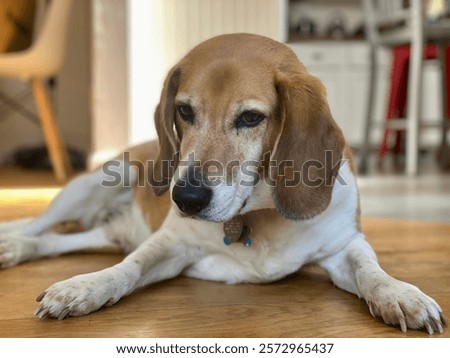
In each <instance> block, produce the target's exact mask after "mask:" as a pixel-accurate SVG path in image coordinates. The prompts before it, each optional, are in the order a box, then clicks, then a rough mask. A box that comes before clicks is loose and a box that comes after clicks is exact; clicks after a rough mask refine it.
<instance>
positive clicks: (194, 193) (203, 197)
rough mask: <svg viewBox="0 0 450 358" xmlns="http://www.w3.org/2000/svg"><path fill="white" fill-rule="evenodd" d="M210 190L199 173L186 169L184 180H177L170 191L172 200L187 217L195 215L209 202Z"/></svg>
mask: <svg viewBox="0 0 450 358" xmlns="http://www.w3.org/2000/svg"><path fill="white" fill-rule="evenodd" d="M211 197H212V190H211V188H210V187H209V186H207V185H206V183H204V181H203V180H202V175H201V173H200V172H198V171H195V170H191V169H188V173H187V175H186V177H185V178H184V179H180V180H178V181H177V182H176V183H175V185H174V187H173V190H172V200H173V201H174V202H175V203H176V204H177V206H178V208H179V209H180V210H181V211H182V212H183V213H185V214H187V215H197V214H199V213H200V212H201V211H202V210H203V209H204V208H206V207H207V206H208V204H209V202H210V201H211Z"/></svg>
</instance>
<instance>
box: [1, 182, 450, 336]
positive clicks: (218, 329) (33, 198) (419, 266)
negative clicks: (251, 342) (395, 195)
mask: <svg viewBox="0 0 450 358" xmlns="http://www.w3.org/2000/svg"><path fill="white" fill-rule="evenodd" d="M44 177H45V175H44ZM5 178H6V177H5V175H3V176H1V175H0V186H2V187H3V188H2V189H1V190H0V221H2V220H7V219H12V218H18V217H22V216H27V215H35V214H38V213H39V212H41V211H42V210H43V208H44V207H45V205H46V204H47V203H48V201H49V200H50V198H51V197H52V196H53V195H54V194H55V193H56V192H57V188H53V187H52V185H47V184H48V181H46V180H44V179H42V178H41V177H39V175H38V174H36V178H37V179H36V182H35V183H34V184H33V183H32V186H33V185H35V186H44V187H46V188H44V189H41V190H36V189H34V190H31V189H28V190H25V189H24V188H23V186H22V185H21V183H20V182H16V181H13V182H11V181H9V186H8V189H5V180H6V179H5ZM41 179H42V182H40V180H41ZM2 180H3V182H2ZM45 183H47V184H45ZM2 184H3V185H2ZM38 184H39V185H38ZM363 227H364V230H365V232H366V233H367V236H368V239H369V241H370V242H371V243H372V245H373V246H374V247H375V249H376V251H377V252H378V254H379V260H380V262H381V264H382V266H383V267H384V268H385V269H386V270H387V271H388V272H389V273H391V274H392V275H394V276H395V277H397V278H399V279H401V280H405V281H408V282H410V283H413V284H415V285H417V286H419V287H420V288H421V289H422V290H423V291H425V292H426V293H428V294H429V295H431V296H432V297H434V298H435V299H436V300H437V301H438V303H439V304H440V305H441V307H442V308H443V310H444V312H446V314H447V316H449V315H450V224H436V223H419V222H408V221H399V220H393V219H365V220H364V222H363ZM120 260H121V257H120V256H118V255H107V254H76V255H66V256H63V257H59V258H51V259H45V260H42V261H39V262H30V263H26V264H23V265H20V266H18V267H15V268H11V269H7V270H3V271H0V337H428V335H427V334H426V333H424V332H417V331H408V332H407V333H402V332H401V331H400V330H399V329H397V328H393V327H388V326H386V325H384V324H383V323H381V322H380V321H378V320H377V319H374V318H372V317H371V316H370V314H369V311H368V309H367V307H366V305H365V303H364V301H362V300H359V299H358V298H357V297H355V296H354V295H351V294H349V293H346V292H344V291H342V290H340V289H338V288H336V287H334V286H333V285H332V284H331V282H330V281H329V279H328V278H327V276H326V275H325V274H324V273H323V272H321V271H320V270H319V269H317V268H315V267H308V268H306V269H304V270H302V271H300V272H299V273H297V274H295V275H293V276H290V277H288V278H286V279H284V280H282V281H279V282H277V283H273V284H268V285H238V286H228V285H224V284H219V283H214V282H205V281H199V280H193V279H187V278H177V279H174V280H170V281H167V282H163V283H160V284H156V285H153V286H151V287H148V288H145V289H142V290H139V291H137V292H135V293H133V294H132V295H130V296H128V297H126V298H124V299H123V300H121V301H119V303H117V304H116V305H114V306H113V307H110V308H106V309H102V310H100V311H98V312H96V313H93V314H91V315H88V316H85V317H78V318H69V319H67V320H64V321H56V320H50V319H44V320H39V319H37V318H35V317H34V316H33V311H34V309H35V308H36V307H37V304H36V302H35V301H34V299H35V297H36V296H37V295H38V294H40V293H41V292H42V291H43V290H44V289H46V288H47V287H48V286H49V285H51V284H52V283H54V282H56V281H59V280H63V279H66V278H69V277H71V276H73V275H76V274H80V273H86V272H90V271H94V270H100V269H103V268H105V267H108V266H110V265H113V264H115V263H117V262H119V261H120ZM436 336H437V337H450V329H449V328H447V329H446V331H445V332H444V334H442V335H435V337H436Z"/></svg>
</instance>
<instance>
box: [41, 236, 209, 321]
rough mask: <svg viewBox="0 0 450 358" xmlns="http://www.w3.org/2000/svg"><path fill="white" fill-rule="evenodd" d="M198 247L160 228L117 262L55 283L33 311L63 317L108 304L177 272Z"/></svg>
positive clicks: (178, 272) (183, 267)
mask: <svg viewBox="0 0 450 358" xmlns="http://www.w3.org/2000/svg"><path fill="white" fill-rule="evenodd" d="M199 254H200V252H199V251H197V250H195V249H193V248H191V247H188V246H187V245H185V244H184V243H183V242H182V241H180V240H177V238H175V237H173V236H172V235H171V233H170V232H168V231H166V230H160V231H158V232H156V233H155V234H154V235H152V236H151V237H150V238H149V239H147V240H146V241H145V242H144V243H142V244H141V245H140V246H139V247H138V248H137V249H136V250H135V251H134V252H132V253H131V254H130V255H129V256H127V257H126V258H125V259H124V260H123V261H122V262H120V263H119V264H117V265H115V266H113V267H110V268H107V269H105V270H102V271H97V272H93V273H88V274H84V275H79V276H75V277H72V278H70V279H68V280H65V281H62V282H58V283H55V284H54V285H52V286H51V287H49V288H48V289H47V290H45V292H43V293H42V294H41V295H40V296H39V297H38V298H37V301H38V302H40V303H39V307H38V308H37V310H36V312H35V315H36V316H38V317H39V318H43V317H46V316H48V317H52V318H58V319H63V318H65V317H67V316H82V315H85V314H88V313H90V312H93V311H96V310H98V309H100V308H101V307H103V306H111V305H113V304H114V303H116V302H117V301H118V300H119V299H120V298H122V297H123V296H125V295H128V294H129V293H131V292H133V291H134V290H135V289H137V288H139V287H143V286H145V285H148V284H151V283H153V282H157V281H161V280H165V279H169V278H172V277H175V276H177V275H179V274H180V273H181V272H182V271H183V270H184V269H185V268H186V267H187V266H188V265H190V264H191V263H192V262H193V261H195V260H196V259H197V258H198V255H199Z"/></svg>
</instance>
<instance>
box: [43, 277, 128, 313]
mask: <svg viewBox="0 0 450 358" xmlns="http://www.w3.org/2000/svg"><path fill="white" fill-rule="evenodd" d="M109 276H110V275H108V274H105V271H99V272H94V273H90V274H86V275H80V276H75V277H73V278H71V279H68V280H65V281H62V282H58V283H55V284H54V285H52V286H50V287H49V288H48V289H47V290H45V291H44V292H43V293H42V294H40V295H39V296H38V297H37V298H36V301H38V302H39V307H38V308H37V309H36V311H35V312H34V315H35V316H37V317H39V318H44V317H51V318H57V319H59V320H61V319H64V318H66V317H68V316H83V315H86V314H88V313H91V312H94V311H96V310H98V309H100V308H101V307H103V306H110V305H113V304H114V303H116V302H117V301H118V300H119V299H120V297H121V295H118V292H117V291H118V290H116V289H115V287H114V285H111V284H112V283H113V282H114V279H113V278H112V277H111V278H110V277H109Z"/></svg>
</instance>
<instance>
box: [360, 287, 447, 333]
mask: <svg viewBox="0 0 450 358" xmlns="http://www.w3.org/2000/svg"><path fill="white" fill-rule="evenodd" d="M365 299H366V302H367V304H368V306H369V309H370V313H371V314H372V316H374V317H378V318H381V319H383V321H384V322H385V323H387V324H390V325H396V326H400V328H401V330H402V331H403V332H406V331H407V329H408V328H411V329H423V328H425V329H426V330H427V332H428V333H429V334H433V333H434V332H439V333H442V332H443V331H444V327H445V326H446V325H447V318H446V317H445V316H444V314H443V313H442V310H441V308H440V307H439V305H438V304H437V303H436V301H434V300H433V299H432V298H431V297H428V296H427V295H425V294H424V293H423V292H422V291H420V290H419V289H418V288H417V287H415V286H413V285H410V284H408V283H406V282H401V281H398V280H395V279H391V280H388V282H383V283H380V284H378V285H374V287H373V289H372V290H371V293H370V294H369V295H367V296H366V297H365Z"/></svg>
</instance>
